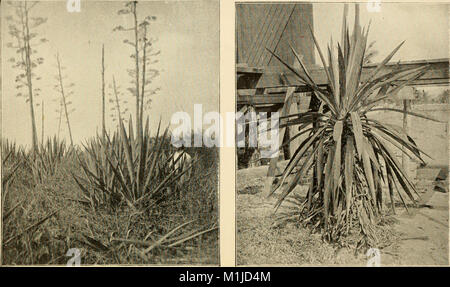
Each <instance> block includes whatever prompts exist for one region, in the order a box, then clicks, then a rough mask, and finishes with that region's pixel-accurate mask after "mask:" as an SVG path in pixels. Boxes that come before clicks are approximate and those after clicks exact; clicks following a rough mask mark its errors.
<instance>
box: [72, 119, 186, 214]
mask: <svg viewBox="0 0 450 287" xmlns="http://www.w3.org/2000/svg"><path fill="white" fill-rule="evenodd" d="M128 123H129V128H128V132H127V131H126V129H125V126H124V123H123V121H120V123H119V125H120V132H116V133H115V134H114V136H113V138H112V139H111V138H110V137H109V136H108V135H106V140H102V139H101V138H100V137H98V139H97V140H96V141H93V142H91V143H90V144H89V145H88V146H86V147H85V149H86V154H85V156H80V158H79V162H80V165H81V167H82V170H83V172H84V177H79V176H76V175H73V177H74V179H75V181H76V182H77V184H78V186H79V187H80V189H81V190H82V191H83V194H84V196H85V198H86V199H88V200H89V202H90V203H91V206H93V207H95V206H96V205H98V204H100V203H106V201H107V200H108V199H109V203H113V204H116V203H118V204H120V203H122V202H124V203H126V204H127V205H128V206H129V207H132V208H138V207H139V206H142V205H144V206H147V207H148V202H149V200H150V201H152V202H153V203H152V204H155V202H156V201H153V200H154V199H155V198H159V197H160V196H161V193H162V191H164V190H168V189H169V190H170V188H171V187H174V186H175V184H176V181H177V180H178V179H179V178H180V177H181V176H182V175H183V174H184V173H186V172H187V171H188V170H189V169H190V168H192V165H193V163H192V164H191V165H189V166H187V167H185V168H183V169H175V168H174V166H175V165H174V164H170V159H171V158H173V153H174V152H172V154H169V153H168V152H169V151H167V150H165V149H164V148H163V147H164V146H165V145H168V144H169V143H168V142H167V133H168V129H166V130H165V132H164V134H163V135H162V136H161V135H160V124H159V125H158V130H157V134H156V137H155V138H152V137H151V135H150V131H149V119H148V118H147V122H146V125H145V130H144V131H143V134H142V135H139V133H137V135H136V137H135V135H134V133H133V123H132V120H131V118H130V120H129V122H128ZM139 136H141V137H142V139H141V140H142V144H140V141H139V140H138V137H139ZM171 167H172V168H171ZM91 187H93V189H91ZM111 200H112V201H111Z"/></svg>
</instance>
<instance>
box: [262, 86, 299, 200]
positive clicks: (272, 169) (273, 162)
mask: <svg viewBox="0 0 450 287" xmlns="http://www.w3.org/2000/svg"><path fill="white" fill-rule="evenodd" d="M294 92H295V87H290V88H289V89H288V90H287V91H286V95H285V99H286V101H285V103H284V105H283V108H282V109H281V111H280V117H283V116H286V115H287V114H288V113H289V108H290V106H291V104H292V103H293V102H294ZM281 123H282V120H281V121H280V123H279V124H280V125H281ZM284 132H285V128H280V129H279V130H278V139H279V143H280V146H281V143H282V142H283V138H284ZM278 157H279V156H274V157H272V158H271V159H270V164H269V169H268V170H267V177H266V180H265V182H264V190H263V196H269V195H270V191H271V189H272V183H273V180H274V178H275V173H276V170H277V162H278Z"/></svg>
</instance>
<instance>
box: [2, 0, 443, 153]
mask: <svg viewBox="0 0 450 287" xmlns="http://www.w3.org/2000/svg"><path fill="white" fill-rule="evenodd" d="M123 4H124V3H123V2H99V1H82V4H81V12H80V13H68V12H67V10H66V4H65V1H62V2H42V3H40V4H39V5H37V6H36V7H35V8H34V9H33V14H34V15H36V16H42V17H47V18H48V22H47V23H46V24H44V25H42V26H41V28H39V29H38V30H37V32H38V33H39V35H40V36H42V37H45V38H47V39H48V40H49V42H48V43H47V44H45V45H42V46H40V47H39V48H38V53H39V56H41V57H43V58H44V59H45V62H44V64H43V65H42V66H40V68H39V69H38V70H37V71H36V72H37V73H39V75H42V80H41V81H40V82H39V83H38V84H36V85H37V86H38V87H39V88H40V89H41V90H42V92H41V95H40V97H39V98H38V99H37V101H38V102H41V101H42V100H43V101H44V102H45V112H44V116H45V117H44V119H45V120H44V126H45V136H53V135H55V134H56V132H57V121H58V114H57V113H56V112H55V109H56V108H57V107H56V103H55V102H53V101H52V100H53V99H55V98H58V97H59V95H58V94H57V93H56V92H55V91H54V90H53V85H54V84H55V79H54V76H55V75H56V73H57V69H56V60H55V54H56V53H57V52H58V53H59V55H60V58H61V61H62V65H63V66H65V67H66V69H65V70H64V73H65V74H66V75H67V78H68V79H67V84H68V83H70V82H73V83H74V84H75V86H74V88H73V92H74V94H73V96H72V102H73V107H74V108H75V109H76V110H75V112H73V113H72V114H71V118H70V121H71V126H72V132H73V137H74V141H75V142H76V143H80V142H82V141H84V140H86V139H87V138H89V137H91V136H94V135H95V133H96V131H99V132H100V126H101V73H100V71H101V46H102V44H105V62H106V84H107V86H108V84H110V83H111V79H112V76H113V75H114V76H115V78H116V81H117V82H118V84H119V86H120V87H121V91H122V92H123V93H124V94H125V97H126V99H127V100H128V101H129V102H130V105H131V104H132V103H133V98H132V97H131V95H129V94H127V93H126V88H127V87H128V86H129V80H130V78H129V77H128V75H127V73H126V69H128V68H131V67H132V65H133V62H132V60H131V58H129V55H130V54H131V53H132V47H131V46H128V45H126V44H123V43H122V41H123V40H124V39H125V38H129V37H127V36H128V35H126V32H114V33H113V32H112V29H113V28H114V27H115V26H117V25H123V26H128V27H129V26H131V25H132V22H131V18H130V17H129V16H127V15H125V16H119V15H117V11H118V10H119V9H121V8H122V7H123ZM138 7H139V10H138V17H139V18H141V19H142V18H143V17H145V16H147V15H153V16H156V17H157V20H156V21H155V22H153V23H152V26H151V31H150V34H151V36H153V37H155V38H157V39H158V41H157V42H156V44H155V45H156V48H158V49H159V50H160V51H161V54H160V56H159V57H158V60H159V64H158V65H157V67H158V68H159V70H160V73H161V76H160V77H159V79H158V80H157V81H156V82H155V83H154V87H160V88H161V91H160V92H159V93H158V94H156V95H155V96H153V98H152V99H153V103H152V108H151V110H150V113H149V115H150V117H151V127H152V128H153V130H155V129H156V126H157V123H158V120H159V117H161V118H162V121H163V124H164V125H166V124H168V123H169V121H170V117H171V115H172V114H173V113H174V112H176V111H180V110H182V111H186V112H188V113H189V114H191V115H192V113H193V109H194V107H193V105H194V103H201V104H203V112H204V113H206V112H207V111H218V109H219V107H218V105H219V3H218V1H208V0H205V1H180V2H175V1H165V2H159V1H152V2H144V1H141V2H139V4H138ZM9 12H10V11H8V9H7V5H3V4H2V42H3V47H2V60H3V65H2V75H3V79H2V81H3V90H2V99H3V102H2V106H3V109H2V133H3V136H6V137H8V138H12V139H14V140H16V141H17V142H19V143H21V144H25V145H28V146H29V145H30V143H31V136H30V117H29V107H28V105H27V104H26V103H25V101H24V100H23V99H22V98H16V97H15V96H14V94H15V88H14V77H15V73H16V71H13V70H12V69H11V68H10V65H9V64H8V63H5V60H6V59H9V58H10V57H12V56H13V55H14V54H13V51H12V50H11V49H8V48H5V44H6V43H7V42H9V41H10V40H11V39H10V37H9V36H8V35H7V33H6V32H7V31H6V30H7V29H6V28H7V25H5V24H6V21H5V16H6V15H8V14H10V13H9ZM342 12H343V5H342V4H331V3H315V4H313V17H314V31H315V35H316V37H317V38H318V40H319V44H320V46H321V47H326V44H327V43H328V41H329V39H330V36H331V35H333V37H334V39H337V38H338V37H339V35H340V29H341V23H342ZM349 15H350V17H349V20H350V24H351V22H352V19H353V6H350V10H349ZM370 19H371V21H372V23H371V32H370V34H369V41H376V43H375V46H374V49H375V50H377V51H378V52H379V53H378V55H377V56H376V57H375V58H374V61H375V62H377V61H381V60H382V58H383V56H385V55H387V54H388V53H389V52H391V51H392V50H393V49H394V48H395V47H396V46H397V45H398V44H399V43H400V42H401V41H403V40H406V42H405V44H404V45H403V47H402V48H401V49H400V50H399V51H398V53H397V55H396V56H395V57H394V58H393V61H397V60H423V59H436V58H448V53H449V49H448V7H447V5H442V4H441V5H433V4H423V3H411V4H391V3H390V4H381V12H369V11H368V10H367V9H366V5H365V4H361V22H362V24H367V23H368V22H369V20H370ZM334 35H336V36H334ZM129 36H131V35H129ZM233 37H234V35H230V41H233ZM317 60H319V57H318V55H316V62H317ZM317 64H320V63H317ZM108 92H110V89H108V87H107V93H108ZM133 107H134V106H133V105H131V106H130V110H133ZM108 109H109V107H108ZM107 115H109V112H108V113H107ZM107 119H108V121H107V127H108V128H114V126H115V123H113V122H112V121H110V118H109V116H108V117H107ZM36 121H37V129H38V135H41V110H40V107H39V108H37V110H36ZM62 136H65V137H66V139H68V134H67V128H64V129H62Z"/></svg>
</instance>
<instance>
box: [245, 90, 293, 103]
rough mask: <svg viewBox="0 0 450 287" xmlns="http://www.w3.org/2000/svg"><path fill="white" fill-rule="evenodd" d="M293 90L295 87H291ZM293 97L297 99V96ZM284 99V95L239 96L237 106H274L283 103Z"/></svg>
mask: <svg viewBox="0 0 450 287" xmlns="http://www.w3.org/2000/svg"><path fill="white" fill-rule="evenodd" d="M293 89H295V87H293ZM294 91H295V90H294ZM294 97H298V95H294ZM285 98H286V94H274V95H270V96H268V95H254V96H239V97H238V101H237V105H238V106H240V105H264V104H271V105H276V104H282V103H284V101H285Z"/></svg>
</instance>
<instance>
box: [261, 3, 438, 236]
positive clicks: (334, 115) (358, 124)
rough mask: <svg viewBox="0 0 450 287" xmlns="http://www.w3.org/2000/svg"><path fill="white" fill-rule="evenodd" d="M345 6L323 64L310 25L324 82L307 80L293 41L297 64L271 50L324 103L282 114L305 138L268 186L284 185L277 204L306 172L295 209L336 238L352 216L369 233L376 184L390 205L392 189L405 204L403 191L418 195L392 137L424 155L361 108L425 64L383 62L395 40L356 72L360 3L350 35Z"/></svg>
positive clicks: (363, 34)
mask: <svg viewBox="0 0 450 287" xmlns="http://www.w3.org/2000/svg"><path fill="white" fill-rule="evenodd" d="M346 11H347V8H345V10H344V17H343V23H344V24H343V29H342V37H341V43H338V44H337V45H336V46H337V47H335V45H334V44H333V43H331V47H330V46H329V47H328V63H327V62H326V60H325V57H324V55H323V53H322V51H321V50H320V47H319V46H318V44H317V39H316V38H315V36H314V34H313V33H312V31H311V33H312V38H313V41H314V43H315V45H316V47H317V49H318V52H319V56H320V58H321V61H322V63H323V67H324V70H325V74H326V76H327V79H328V89H327V88H325V87H319V85H317V84H316V83H315V82H314V80H313V79H312V77H311V75H310V73H309V72H308V69H307V68H306V66H305V64H304V63H303V62H302V60H301V57H300V56H299V55H298V54H297V52H296V51H295V50H294V49H293V48H292V47H291V49H292V52H293V53H294V55H295V58H296V59H297V61H298V63H299V66H300V67H301V70H298V69H296V68H294V67H292V66H291V65H289V64H288V63H286V62H285V61H284V60H283V59H281V58H280V57H279V56H277V55H276V54H274V53H273V52H271V51H270V52H271V53H272V54H273V55H274V56H275V57H276V58H277V59H278V60H280V61H281V62H282V63H283V64H284V65H285V66H286V67H287V68H288V69H289V70H291V71H292V72H293V73H294V74H295V75H297V77H298V78H299V79H300V80H301V81H303V82H304V84H305V85H307V86H308V87H309V88H310V89H311V90H312V91H313V92H314V93H315V95H316V96H317V97H318V98H319V100H321V101H322V105H326V106H328V108H329V111H327V112H326V113H324V112H323V109H320V110H319V111H310V112H307V113H301V114H293V115H289V116H287V117H285V120H286V124H285V125H286V126H290V125H298V124H300V127H299V133H298V134H297V135H294V137H297V136H298V135H300V134H305V133H308V134H309V137H308V138H306V139H304V140H303V141H302V142H301V143H300V145H299V147H298V148H297V150H296V151H295V153H294V155H293V157H292V158H291V160H290V161H289V163H288V165H287V166H286V169H285V170H284V172H283V174H282V176H281V180H280V181H279V182H278V184H277V185H276V186H275V187H274V189H273V190H272V192H275V191H276V190H277V189H280V188H283V190H282V192H281V195H280V197H279V199H278V201H277V203H276V207H277V208H278V207H279V206H280V205H281V204H282V203H283V201H284V200H285V199H286V197H287V196H288V195H289V194H290V193H291V192H292V190H293V189H294V188H295V186H296V185H297V184H298V182H299V180H300V177H301V176H304V175H305V174H307V173H308V172H309V171H312V173H313V181H312V182H313V184H311V186H310V187H309V190H308V195H307V197H306V204H305V205H303V206H302V213H303V216H304V219H305V220H306V219H307V221H308V222H313V223H314V226H320V227H321V228H322V230H323V231H324V235H325V236H326V238H327V239H329V240H338V239H339V238H340V236H342V235H344V234H347V233H348V231H349V227H350V225H352V224H353V223H355V222H356V223H359V225H360V227H361V232H362V233H363V234H364V235H366V238H369V239H370V238H372V237H373V224H374V223H375V222H376V221H377V219H378V215H379V214H380V212H381V209H382V206H383V193H382V187H383V184H387V185H388V189H389V196H390V200H391V205H392V208H393V209H394V206H395V205H394V198H393V194H394V190H396V191H397V193H398V195H399V197H400V199H401V200H402V201H403V203H404V205H405V207H406V202H405V201H404V196H406V197H408V198H409V199H410V200H411V201H412V202H413V203H414V202H415V195H416V196H418V194H417V192H416V189H415V187H414V185H413V184H412V182H411V180H410V179H409V178H408V175H407V173H406V172H405V171H404V170H403V169H402V167H401V165H400V164H399V163H398V161H397V159H396V156H395V154H394V153H393V151H392V150H391V147H390V145H391V144H392V145H394V147H397V148H399V149H401V150H403V151H404V152H405V153H406V154H407V155H408V156H410V157H413V156H414V157H417V158H419V160H421V161H422V162H423V159H422V158H421V154H425V153H424V152H423V151H422V150H420V149H419V148H418V147H417V146H416V145H415V144H414V143H413V142H412V141H410V140H409V139H408V137H407V135H406V134H404V132H403V131H402V129H401V128H398V127H395V126H393V125H389V124H384V123H380V122H379V121H376V120H373V119H370V118H369V117H368V115H367V114H368V113H369V112H371V111H375V110H386V109H384V108H376V105H377V103H379V102H380V101H381V100H383V99H384V98H386V97H388V96H393V95H395V94H396V93H397V92H398V91H399V90H400V89H401V88H403V87H404V86H405V85H408V84H410V83H411V81H413V80H415V79H417V78H419V77H421V76H422V75H423V74H424V73H425V72H426V71H427V69H428V67H427V66H424V67H419V68H406V69H400V68H396V69H393V70H391V71H389V70H388V71H386V70H387V69H383V68H384V67H385V66H386V64H387V63H388V62H389V61H390V60H391V58H392V57H393V56H394V54H395V53H396V52H397V51H398V49H399V48H400V47H401V46H402V44H403V43H401V44H400V45H399V46H397V47H396V48H395V49H394V50H393V51H392V53H390V54H389V55H388V56H387V57H386V58H385V59H384V60H383V61H382V62H381V63H380V64H379V65H378V66H377V68H376V69H375V70H373V71H372V72H371V73H369V74H367V73H363V69H362V68H363V63H364V56H365V51H366V44H367V36H368V29H367V30H365V29H363V28H361V26H360V24H359V6H358V4H356V5H355V11H356V12H355V25H354V28H353V34H352V35H351V36H350V33H349V31H348V28H347V24H346ZM334 51H337V52H334ZM382 71H384V72H382ZM389 110H391V111H394V112H402V113H404V111H401V110H396V109H389ZM407 113H408V114H410V115H413V116H420V117H422V118H428V117H425V116H422V115H418V114H415V113H412V112H407ZM428 119H431V118H428ZM431 120H432V119H431ZM312 127H313V128H312ZM295 167H297V168H298V169H297V173H296V174H295V175H294V176H293V178H292V179H288V175H290V174H291V172H292V171H293V170H294V168H295ZM284 183H287V184H286V185H284ZM353 219H357V220H354V221H353Z"/></svg>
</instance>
